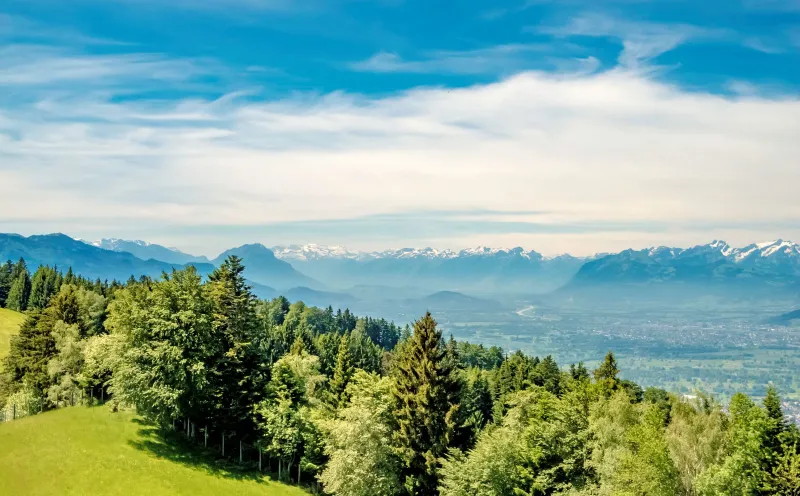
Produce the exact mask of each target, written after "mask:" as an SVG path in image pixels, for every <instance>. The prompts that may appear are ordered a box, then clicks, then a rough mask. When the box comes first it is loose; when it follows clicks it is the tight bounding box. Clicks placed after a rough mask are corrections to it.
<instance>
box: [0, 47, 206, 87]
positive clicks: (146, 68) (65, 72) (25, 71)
mask: <svg viewBox="0 0 800 496" xmlns="http://www.w3.org/2000/svg"><path fill="white" fill-rule="evenodd" d="M200 67H201V66H200V64H197V63H195V62H194V61H191V60H178V61H176V60H168V59H167V58H166V57H164V56H163V55H159V54H135V53H134V54H130V53H128V54H115V55H87V54H83V53H78V52H74V51H70V50H64V49H60V48H53V47H51V46H40V45H7V46H5V47H0V85H46V84H62V83H65V82H76V81H80V82H81V83H83V84H88V85H90V86H102V85H119V84H128V83H131V82H132V80H133V79H136V80H148V79H149V80H156V81H177V80H188V79H191V78H192V77H195V76H197V75H198V74H200V73H201V72H204V71H207V70H208V69H202V70H201V68H200Z"/></svg>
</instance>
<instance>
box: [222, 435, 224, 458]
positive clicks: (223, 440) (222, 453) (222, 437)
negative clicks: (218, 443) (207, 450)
mask: <svg viewBox="0 0 800 496" xmlns="http://www.w3.org/2000/svg"><path fill="white" fill-rule="evenodd" d="M222 456H225V431H222Z"/></svg>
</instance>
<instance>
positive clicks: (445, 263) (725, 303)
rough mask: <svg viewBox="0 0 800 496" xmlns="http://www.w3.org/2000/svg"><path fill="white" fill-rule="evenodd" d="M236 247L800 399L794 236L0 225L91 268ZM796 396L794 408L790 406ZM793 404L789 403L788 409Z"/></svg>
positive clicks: (551, 336) (330, 300) (17, 242)
mask: <svg viewBox="0 0 800 496" xmlns="http://www.w3.org/2000/svg"><path fill="white" fill-rule="evenodd" d="M230 254H235V255H238V256H240V257H242V259H243V261H244V263H245V267H246V269H245V277H246V278H247V279H248V282H249V283H250V284H251V285H252V287H253V291H254V292H255V293H256V294H257V295H258V296H259V297H262V298H273V297H275V296H277V295H284V296H286V297H287V298H288V299H289V300H290V301H298V300H301V301H303V302H305V303H306V304H309V305H315V306H320V307H327V306H329V305H330V306H333V307H334V308H349V309H350V310H351V311H354V312H357V313H359V314H364V315H370V316H374V317H385V318H388V319H392V320H394V321H395V322H397V323H398V324H400V325H405V324H406V323H410V322H412V321H413V320H414V319H416V318H417V317H418V316H419V315H420V313H422V312H424V311H426V310H430V311H432V312H434V313H435V314H436V315H437V317H438V320H439V323H440V325H441V326H442V328H443V329H444V331H445V332H446V333H451V334H452V335H453V336H454V337H455V338H456V339H459V340H461V339H466V340H469V341H471V342H477V343H483V344H486V345H497V346H501V347H503V348H504V349H506V350H509V351H513V350H516V349H520V350H524V351H527V352H532V353H536V354H539V355H548V354H552V355H553V356H554V357H556V359H558V360H559V362H563V363H576V362H578V361H584V362H587V363H589V364H591V363H594V362H595V361H597V360H599V359H601V358H602V356H603V355H604V353H605V352H606V351H608V350H609V349H613V350H615V352H616V353H618V355H619V356H620V357H621V359H623V360H625V363H626V364H627V368H626V370H625V374H626V377H629V378H631V379H632V380H636V381H640V382H641V383H643V384H648V385H656V386H663V387H667V388H673V389H676V390H680V391H682V392H684V393H687V394H690V393H692V392H694V391H695V390H696V389H702V390H703V391H708V392H712V393H715V394H719V395H721V397H727V396H729V395H730V394H732V393H733V392H735V391H739V390H744V391H747V392H750V393H752V394H755V395H759V394H763V392H764V391H763V388H764V384H765V382H764V379H765V378H767V377H768V378H769V380H771V381H773V382H774V383H775V384H776V385H778V386H780V387H781V390H782V391H784V392H785V396H786V398H787V399H790V400H792V401H800V379H799V378H798V377H797V374H795V373H794V371H796V370H798V368H800V330H799V328H798V326H800V319H798V318H795V317H794V316H795V315H796V312H795V313H792V312H793V311H796V310H798V309H799V308H798V307H800V245H798V244H796V243H792V242H790V241H784V240H775V241H771V242H763V243H752V244H748V245H745V246H743V247H731V246H729V245H728V244H727V243H724V242H722V241H713V242H710V243H708V244H704V245H697V246H694V247H688V248H671V247H670V248H668V247H655V248H648V249H641V250H632V249H631V250H625V251H622V252H620V253H612V254H599V255H595V256H589V257H573V256H570V255H561V256H554V257H545V256H542V255H540V254H538V253H537V252H535V251H531V250H524V249H522V248H512V249H497V248H487V247H481V248H476V249H465V250H462V251H459V252H455V251H449V250H435V249H432V248H422V249H413V248H405V249H396V250H385V251H377V252H353V251H348V250H347V249H345V248H342V247H328V246H323V245H292V246H274V247H272V248H267V247H266V246H264V245H263V244H258V243H253V244H248V245H243V246H240V247H234V248H231V249H229V250H226V251H225V252H224V253H223V254H221V255H219V256H218V257H213V258H210V257H208V258H207V257H205V256H196V255H191V254H187V253H183V252H181V251H179V250H177V249H174V248H167V247H163V246H160V245H157V244H151V243H147V242H145V241H124V240H119V239H103V240H100V241H94V242H87V241H80V240H75V239H73V238H70V237H68V236H65V235H58V234H53V235H45V236H31V237H27V238H25V237H21V236H16V235H0V258H2V259H7V258H11V259H16V258H19V257H24V258H25V259H26V260H29V261H30V263H31V264H32V265H34V264H35V265H38V264H44V265H54V264H57V263H62V264H63V263H70V264H71V265H72V267H73V268H74V269H75V270H76V271H80V273H84V274H86V275H87V276H88V277H91V278H101V279H114V278H116V279H119V280H125V279H127V278H128V276H130V275H135V276H137V277H138V276H139V275H149V276H153V277H157V276H159V275H160V273H161V272H162V271H170V270H171V269H172V268H181V267H182V266H184V265H186V264H191V265H194V266H196V267H197V268H198V270H199V271H200V273H201V274H208V273H210V271H211V270H213V268H214V266H217V265H219V264H220V263H221V261H222V260H224V258H225V256H227V255H230ZM793 408H794V407H793ZM798 411H799V412H800V410H798Z"/></svg>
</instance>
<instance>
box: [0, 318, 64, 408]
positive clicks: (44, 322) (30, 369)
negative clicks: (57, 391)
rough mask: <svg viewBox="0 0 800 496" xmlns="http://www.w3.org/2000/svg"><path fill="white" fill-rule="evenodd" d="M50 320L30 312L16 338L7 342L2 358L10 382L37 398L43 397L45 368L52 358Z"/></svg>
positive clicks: (53, 346) (47, 381) (53, 345)
mask: <svg viewBox="0 0 800 496" xmlns="http://www.w3.org/2000/svg"><path fill="white" fill-rule="evenodd" d="M53 323H54V321H53V320H52V318H48V317H47V316H45V315H43V314H42V313H40V312H38V311H33V312H31V313H30V314H29V315H28V318H26V319H25V321H24V322H23V323H22V325H21V326H20V329H19V333H17V335H15V336H12V338H11V349H10V351H9V354H8V357H7V358H6V367H5V368H6V370H7V371H8V372H10V374H11V377H12V379H13V380H14V381H15V382H18V383H23V382H24V383H25V384H26V385H27V386H29V387H30V388H32V389H33V390H34V391H35V393H36V394H37V395H40V396H41V395H44V393H45V392H46V391H47V388H48V387H49V386H50V376H49V374H48V372H47V364H48V362H49V361H50V359H51V358H53V356H55V354H56V352H57V350H56V343H55V339H54V338H53V334H52V324H53Z"/></svg>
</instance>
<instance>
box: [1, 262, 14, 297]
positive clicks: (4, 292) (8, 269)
mask: <svg viewBox="0 0 800 496" xmlns="http://www.w3.org/2000/svg"><path fill="white" fill-rule="evenodd" d="M13 271H14V264H12V263H11V260H9V261H7V262H6V263H4V264H3V265H0V307H4V306H6V300H7V299H8V292H9V291H10V290H11V284H12V283H13V282H14V281H13Z"/></svg>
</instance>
